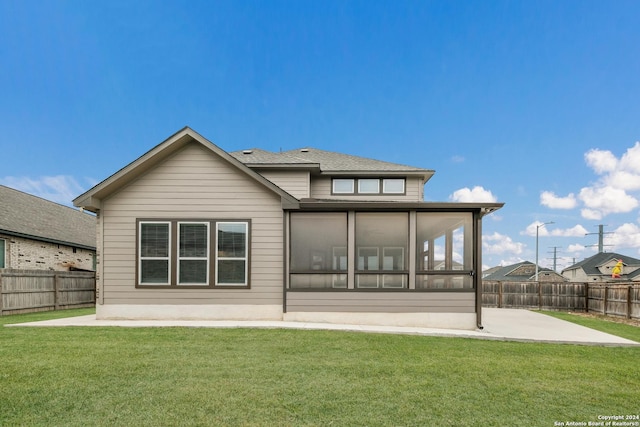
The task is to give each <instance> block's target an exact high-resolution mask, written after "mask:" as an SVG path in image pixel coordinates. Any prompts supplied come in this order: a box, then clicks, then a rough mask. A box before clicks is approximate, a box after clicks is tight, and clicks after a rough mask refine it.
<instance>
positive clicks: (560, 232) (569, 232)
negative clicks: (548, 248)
mask: <svg viewBox="0 0 640 427" xmlns="http://www.w3.org/2000/svg"><path fill="white" fill-rule="evenodd" d="M587 233H588V231H587V229H586V228H584V227H583V226H581V225H580V224H577V225H575V226H573V227H571V228H565V229H562V228H554V229H553V231H551V235H552V236H559V237H584V235H585V234H587Z"/></svg>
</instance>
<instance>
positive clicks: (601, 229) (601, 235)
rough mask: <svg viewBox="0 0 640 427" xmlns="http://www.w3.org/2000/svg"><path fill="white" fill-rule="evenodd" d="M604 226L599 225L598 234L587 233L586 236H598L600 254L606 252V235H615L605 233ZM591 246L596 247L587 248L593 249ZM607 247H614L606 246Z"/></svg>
mask: <svg viewBox="0 0 640 427" xmlns="http://www.w3.org/2000/svg"><path fill="white" fill-rule="evenodd" d="M604 227H605V225H604V224H600V225H598V233H586V234H585V236H589V235H590V234H598V253H602V252H604V246H605V244H604V235H605V234H613V232H607V233H605V232H604ZM591 246H595V245H587V247H591ZM606 246H612V245H606Z"/></svg>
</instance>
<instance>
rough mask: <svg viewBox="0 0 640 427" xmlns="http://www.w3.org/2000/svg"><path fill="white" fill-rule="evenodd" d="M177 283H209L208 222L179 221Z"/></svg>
mask: <svg viewBox="0 0 640 427" xmlns="http://www.w3.org/2000/svg"><path fill="white" fill-rule="evenodd" d="M178 227H179V230H180V231H179V233H178V283H179V284H181V285H186V284H191V285H208V284H209V256H208V255H209V223H208V222H179V223H178Z"/></svg>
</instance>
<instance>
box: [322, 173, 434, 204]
mask: <svg viewBox="0 0 640 427" xmlns="http://www.w3.org/2000/svg"><path fill="white" fill-rule="evenodd" d="M382 176H383V174H381V175H380V177H382ZM423 187H424V185H423V183H422V180H421V179H420V178H414V177H408V178H407V181H406V183H405V192H406V194H404V195H402V194H401V195H397V194H396V195H388V196H383V195H371V194H367V195H362V196H358V195H347V194H339V195H333V194H331V177H330V176H321V177H312V178H311V197H312V198H314V199H340V200H344V199H349V200H375V201H381V202H384V201H398V200H400V201H405V202H422V201H423V197H424V194H423Z"/></svg>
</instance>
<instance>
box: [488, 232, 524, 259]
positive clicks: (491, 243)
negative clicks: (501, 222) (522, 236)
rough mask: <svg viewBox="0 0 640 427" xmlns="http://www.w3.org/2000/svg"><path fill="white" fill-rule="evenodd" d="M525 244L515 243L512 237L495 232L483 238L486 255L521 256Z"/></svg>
mask: <svg viewBox="0 0 640 427" xmlns="http://www.w3.org/2000/svg"><path fill="white" fill-rule="evenodd" d="M523 249H524V243H519V242H514V241H513V240H512V239H511V237H509V236H505V235H504V234H500V233H498V232H495V233H493V234H489V235H485V236H482V250H483V252H484V253H486V254H504V253H511V254H516V255H518V254H521V253H522V250H523Z"/></svg>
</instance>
